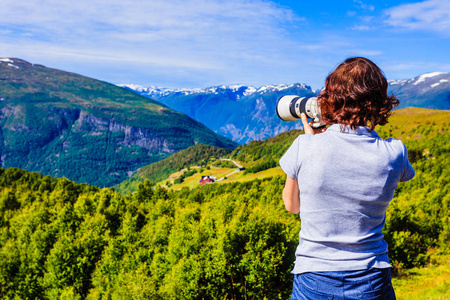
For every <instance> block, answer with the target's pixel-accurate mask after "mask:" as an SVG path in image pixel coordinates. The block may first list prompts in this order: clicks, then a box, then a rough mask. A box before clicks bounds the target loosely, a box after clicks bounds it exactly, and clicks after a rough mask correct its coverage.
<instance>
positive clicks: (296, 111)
mask: <svg viewBox="0 0 450 300" xmlns="http://www.w3.org/2000/svg"><path fill="white" fill-rule="evenodd" d="M302 113H305V114H306V116H307V117H308V118H310V119H313V123H312V124H311V127H312V128H320V127H323V126H325V123H324V122H323V120H322V118H321V112H320V107H319V106H318V105H317V97H299V96H296V95H286V96H283V97H281V98H280V99H278V102H277V115H278V117H279V118H280V119H281V120H284V121H296V120H299V119H300V115H301V114H302Z"/></svg>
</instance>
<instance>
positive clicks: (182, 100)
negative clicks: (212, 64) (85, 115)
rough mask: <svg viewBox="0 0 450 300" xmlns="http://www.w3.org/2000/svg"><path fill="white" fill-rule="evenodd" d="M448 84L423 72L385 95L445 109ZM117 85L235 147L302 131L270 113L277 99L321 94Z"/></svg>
mask: <svg viewBox="0 0 450 300" xmlns="http://www.w3.org/2000/svg"><path fill="white" fill-rule="evenodd" d="M449 81H450V73H442V72H433V73H426V74H422V75H420V76H417V77H415V78H412V79H407V80H390V81H389V91H388V92H389V93H393V94H394V95H396V96H397V98H398V99H399V100H400V108H404V107H411V106H416V107H424V108H433V109H450V83H449ZM120 86H122V87H125V88H128V89H131V90H134V91H136V92H137V93H139V94H141V95H144V96H146V97H149V98H151V99H153V100H156V101H159V102H161V103H163V104H165V105H167V106H168V107H170V108H172V109H174V110H177V111H180V112H183V113H185V114H187V115H188V116H190V117H191V118H194V119H196V120H198V121H200V122H201V123H203V124H205V125H206V126H208V127H209V128H211V129H212V130H214V131H215V132H217V133H219V134H221V135H224V136H226V137H228V138H231V139H232V140H234V141H235V142H238V143H247V142H249V141H251V140H262V139H266V138H269V137H272V136H274V135H277V134H279V133H281V132H284V131H287V130H290V129H299V128H301V127H302V126H301V122H299V121H297V122H286V121H281V120H280V119H279V118H278V116H277V114H276V110H275V106H276V102H277V100H278V99H279V98H280V97H281V96H284V95H299V96H314V95H317V94H318V93H319V92H320V90H312V89H311V87H310V86H308V85H306V84H299V83H295V84H290V85H286V84H278V85H267V86H262V87H259V88H256V87H252V86H245V85H231V86H224V85H222V86H215V87H208V88H205V89H199V88H197V89H167V88H161V87H154V86H150V87H143V86H139V85H134V84H122V85H120Z"/></svg>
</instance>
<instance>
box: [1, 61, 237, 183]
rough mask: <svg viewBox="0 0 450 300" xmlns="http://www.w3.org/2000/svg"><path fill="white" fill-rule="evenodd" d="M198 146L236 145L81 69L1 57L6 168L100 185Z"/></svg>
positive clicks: (159, 105)
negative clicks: (82, 74) (53, 67)
mask: <svg viewBox="0 0 450 300" xmlns="http://www.w3.org/2000/svg"><path fill="white" fill-rule="evenodd" d="M196 144H208V145H213V146H217V147H222V148H228V149H233V148H235V147H236V146H237V144H236V143H234V142H232V141H231V140H229V139H227V138H225V137H222V136H220V135H218V134H216V133H214V132H213V131H212V130H210V129H208V128H207V127H206V126H204V125H203V124H201V123H199V122H198V121H195V120H193V119H191V118H190V117H188V116H186V115H185V114H182V113H179V112H176V111H174V110H172V109H169V108H168V107H167V106H165V105H163V104H160V103H158V102H156V101H153V100H150V99H148V98H146V97H143V96H140V95H138V94H136V93H134V92H131V91H129V90H127V89H124V88H121V87H118V86H116V85H113V84H109V83H106V82H102V81H99V80H95V79H91V78H88V77H84V76H81V75H78V74H74V73H69V72H64V71H60V70H55V69H51V68H47V67H44V66H42V65H37V64H31V63H29V62H26V61H24V60H21V59H17V58H2V59H0V165H1V166H2V167H18V168H22V169H26V170H29V171H35V172H40V173H43V174H49V175H51V176H54V177H61V176H65V177H67V178H68V179H71V180H74V181H77V182H84V183H90V184H94V185H98V186H112V185H114V184H117V183H119V182H122V181H123V180H125V179H126V178H128V177H130V176H131V175H132V174H133V173H134V172H135V171H136V170H137V169H138V168H140V167H142V166H145V165H148V164H150V163H152V162H155V161H158V160H161V159H163V158H165V157H167V156H169V155H170V154H173V153H175V152H177V151H180V150H182V149H185V148H188V147H190V146H192V145H196Z"/></svg>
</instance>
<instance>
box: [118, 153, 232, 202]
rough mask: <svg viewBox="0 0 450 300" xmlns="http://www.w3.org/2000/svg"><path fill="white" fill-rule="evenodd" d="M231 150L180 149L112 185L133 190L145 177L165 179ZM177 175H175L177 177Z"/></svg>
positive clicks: (124, 189)
mask: <svg viewBox="0 0 450 300" xmlns="http://www.w3.org/2000/svg"><path fill="white" fill-rule="evenodd" d="M230 152H231V150H228V149H224V148H217V147H213V146H208V145H195V146H192V147H189V148H187V149H184V150H181V151H180V152H178V153H175V154H173V155H171V156H169V157H167V158H166V159H163V160H161V161H159V162H156V163H153V164H151V165H148V166H144V167H142V168H140V169H139V170H138V171H137V172H136V174H135V175H134V176H133V177H131V178H130V179H127V180H125V181H124V182H122V183H120V184H118V185H116V186H114V189H116V190H117V191H118V192H120V193H123V194H124V193H126V192H133V191H135V190H136V189H137V187H138V184H139V183H143V182H144V181H145V180H146V179H148V180H150V181H152V182H159V181H162V180H166V179H167V178H169V176H170V175H171V174H173V173H176V172H179V171H180V170H182V169H184V168H187V167H189V168H190V167H191V166H192V167H193V166H197V165H198V166H200V168H201V166H204V167H206V166H207V165H208V164H209V162H210V161H211V160H215V158H216V157H224V156H227V155H228V154H229V153H230ZM179 176H180V175H178V176H177V177H179Z"/></svg>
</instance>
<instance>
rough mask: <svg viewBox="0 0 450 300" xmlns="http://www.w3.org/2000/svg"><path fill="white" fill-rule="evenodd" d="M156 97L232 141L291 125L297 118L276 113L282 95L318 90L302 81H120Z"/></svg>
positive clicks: (274, 132)
mask: <svg viewBox="0 0 450 300" xmlns="http://www.w3.org/2000/svg"><path fill="white" fill-rule="evenodd" d="M122 86H124V87H126V88H129V89H131V90H134V91H136V92H138V93H139V94H141V95H144V96H146V97H149V98H151V99H154V100H157V101H159V102H161V103H164V104H165V105H167V106H169V107H171V108H172V109H174V110H177V111H181V112H183V113H185V114H187V115H188V116H190V117H191V118H193V119H196V120H198V121H199V122H202V123H203V124H205V125H206V126H208V127H209V128H211V129H212V130H214V131H215V132H217V133H219V134H221V135H224V136H226V137H228V138H230V139H232V140H233V141H235V142H238V143H241V144H242V143H247V142H249V141H251V140H262V139H266V138H269V137H272V136H275V135H277V134H279V133H281V132H285V131H288V130H291V129H299V128H302V126H301V123H300V122H285V121H282V120H280V119H279V118H278V117H277V114H276V112H275V106H276V103H277V100H278V99H279V98H280V97H281V96H284V95H290V94H293V95H299V96H314V95H316V94H317V91H314V90H312V89H311V87H309V86H307V85H304V84H298V83H296V84H292V85H283V84H281V85H270V86H264V87H261V88H259V89H256V88H254V87H248V86H242V85H233V86H219V87H211V88H207V89H203V90H202V89H176V90H170V89H164V88H155V87H149V88H144V87H140V86H137V85H122Z"/></svg>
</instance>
